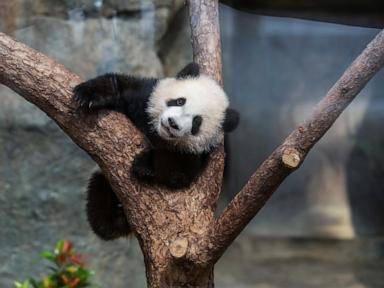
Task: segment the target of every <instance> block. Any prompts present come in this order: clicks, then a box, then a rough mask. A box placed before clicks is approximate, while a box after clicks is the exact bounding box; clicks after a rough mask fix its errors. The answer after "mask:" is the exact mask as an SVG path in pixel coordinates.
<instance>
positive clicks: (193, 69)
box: [176, 62, 200, 79]
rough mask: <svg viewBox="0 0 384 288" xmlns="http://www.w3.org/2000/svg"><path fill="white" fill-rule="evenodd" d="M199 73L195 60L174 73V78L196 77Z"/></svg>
mask: <svg viewBox="0 0 384 288" xmlns="http://www.w3.org/2000/svg"><path fill="white" fill-rule="evenodd" d="M199 75H200V68H199V65H198V64H197V63H195V62H191V63H189V64H188V65H187V66H185V67H184V68H183V70H181V71H180V72H179V73H177V75H176V79H183V78H188V77H198V76H199Z"/></svg>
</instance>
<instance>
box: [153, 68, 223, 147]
mask: <svg viewBox="0 0 384 288" xmlns="http://www.w3.org/2000/svg"><path fill="white" fill-rule="evenodd" d="M177 98H185V99H186V100H187V101H186V103H185V105H184V106H170V107H168V106H167V101H169V100H172V99H177ZM228 105H229V102H228V98H227V95H226V94H225V92H224V91H223V89H222V88H221V87H220V85H218V84H217V83H216V82H215V81H214V80H212V79H210V78H209V77H208V76H205V75H200V76H199V77H194V78H186V79H175V78H165V79H162V80H160V81H159V83H158V84H157V85H156V87H155V88H154V90H153V92H152V95H151V97H150V99H149V105H148V109H147V112H148V114H149V115H150V118H151V119H152V125H153V127H154V129H156V131H157V132H158V133H159V135H160V136H161V137H163V138H165V139H167V140H170V142H171V143H173V144H174V145H175V146H177V147H178V148H180V149H181V150H185V151H189V152H193V153H202V152H208V151H209V150H210V149H212V148H213V147H215V146H217V145H218V144H219V143H220V141H221V140H222V139H223V133H222V129H221V127H222V123H223V121H224V118H225V110H226V109H227V108H228ZM196 115H200V116H201V117H202V118H203V122H202V124H201V126H200V130H199V133H198V134H197V135H195V136H194V135H192V134H191V128H192V121H193V117H194V116H196ZM168 117H173V118H174V119H175V121H176V123H177V125H178V126H179V127H180V129H179V130H175V129H172V128H171V127H169V126H167V129H169V130H170V131H171V133H172V134H173V136H174V137H172V138H171V137H170V136H169V134H168V133H167V132H166V130H165V129H164V128H163V127H161V126H162V125H161V121H163V125H168V123H167V119H168Z"/></svg>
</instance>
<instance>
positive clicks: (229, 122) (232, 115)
mask: <svg viewBox="0 0 384 288" xmlns="http://www.w3.org/2000/svg"><path fill="white" fill-rule="evenodd" d="M239 121H240V114H239V112H237V111H236V110H234V109H231V108H227V110H225V119H224V123H223V129H224V132H232V131H233V130H235V129H236V127H237V125H239Z"/></svg>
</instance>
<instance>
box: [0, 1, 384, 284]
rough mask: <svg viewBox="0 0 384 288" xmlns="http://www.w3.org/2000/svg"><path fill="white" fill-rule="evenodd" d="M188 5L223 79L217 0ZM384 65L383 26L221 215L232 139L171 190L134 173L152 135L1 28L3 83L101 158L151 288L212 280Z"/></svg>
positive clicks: (202, 60)
mask: <svg viewBox="0 0 384 288" xmlns="http://www.w3.org/2000/svg"><path fill="white" fill-rule="evenodd" d="M188 4H189V12H190V22H191V30H192V43H193V51H194V59H195V61H196V62H198V63H199V64H200V65H201V67H202V71H203V72H204V73H206V74H208V75H210V76H211V77H213V78H214V79H216V80H217V81H219V82H220V83H222V75H221V49H220V33H219V21H218V3H217V0H215V1H213V0H212V1H211V0H210V1H207V0H189V1H188ZM383 65H384V30H383V31H382V32H380V33H379V34H378V35H377V36H376V38H375V39H374V40H373V41H372V42H371V43H370V44H369V45H368V46H367V48H366V49H365V50H364V51H363V52H362V54H361V55H360V56H358V57H357V58H356V60H355V61H354V62H353V63H352V64H351V66H350V67H349V68H348V69H347V70H346V71H345V73H344V74H343V75H342V76H341V77H340V79H339V80H338V81H337V82H336V83H335V85H334V86H333V87H332V88H331V89H330V90H329V92H328V93H327V95H326V96H325V97H324V99H323V100H322V101H321V102H320V103H319V104H318V105H317V106H316V107H315V110H314V112H313V114H312V115H311V116H310V117H309V118H308V119H307V120H306V121H305V122H304V123H302V124H301V125H300V126H299V127H298V128H297V129H296V130H294V131H293V132H292V133H291V134H290V135H289V136H288V137H287V138H286V139H285V140H284V142H283V143H282V144H281V145H280V146H279V147H277V148H276V149H275V151H274V152H273V153H272V154H271V155H270V156H269V157H268V158H267V159H266V160H265V161H264V162H263V163H262V164H261V165H260V167H259V168H258V169H257V170H256V171H255V173H254V174H253V175H252V176H251V178H250V179H249V181H248V183H247V184H246V185H245V186H244V187H243V189H242V190H241V191H240V192H239V193H238V194H237V195H236V196H235V198H234V199H233V200H232V201H231V202H230V203H229V205H228V206H227V207H226V208H225V210H224V211H223V213H222V214H221V215H220V216H219V217H218V218H215V216H214V212H215V209H216V204H217V200H218V197H219V193H220V188H221V184H222V174H223V169H224V160H223V158H224V152H223V145H221V147H220V148H218V149H217V150H216V151H215V152H214V153H213V154H212V155H211V157H210V159H209V163H208V165H207V167H206V169H205V171H204V173H203V174H202V175H201V177H199V179H198V180H197V181H196V183H194V184H193V185H192V187H190V188H188V189H183V190H180V191H176V192H172V193H169V191H167V190H166V189H161V188H158V187H151V186H146V185H140V184H139V183H137V182H136V181H135V179H133V178H131V177H130V173H128V171H129V170H130V167H131V165H132V160H133V158H134V156H135V155H137V154H139V153H140V152H141V151H142V150H143V148H144V147H145V143H144V141H143V140H144V139H143V137H142V135H141V134H140V133H139V132H138V130H137V129H136V128H135V127H134V126H133V125H132V124H131V123H130V121H129V120H128V119H126V117H124V116H123V115H121V114H118V113H114V112H111V111H100V112H98V113H95V114H91V115H89V114H85V113H82V112H81V111H79V110H78V109H76V104H75V103H74V101H72V89H73V87H75V86H76V85H77V84H79V83H80V82H81V81H82V80H81V79H80V77H79V76H77V75H75V74H73V73H71V72H70V71H68V70H66V69H65V68H64V67H63V66H62V65H60V64H57V63H55V62H54V61H53V60H51V59H49V58H48V57H46V56H45V55H43V54H41V53H39V52H37V51H35V50H33V49H31V48H29V47H27V46H26V45H24V44H22V43H18V42H16V41H14V40H13V39H11V38H10V37H8V36H6V35H5V34H0V83H2V84H5V85H7V86H8V87H10V88H11V89H13V90H14V91H15V92H17V93H18V94H20V95H21V96H22V97H24V98H25V99H26V100H28V101H30V102H31V103H33V104H35V105H36V106H37V107H39V108H40V109H41V110H43V111H44V112H45V113H47V114H48V116H49V117H51V118H52V119H53V120H55V121H56V123H57V124H58V125H59V126H60V127H61V128H62V129H63V130H64V131H65V132H66V133H67V134H68V135H69V136H70V137H71V138H72V140H73V141H74V142H75V143H76V144H77V145H79V146H80V147H81V148H82V149H84V150H85V151H86V152H87V153H89V154H90V155H91V156H92V158H93V159H94V160H95V161H96V162H97V163H98V164H99V166H100V168H101V169H102V170H103V173H104V174H105V175H106V176H107V178H108V180H109V181H110V183H111V185H112V187H113V189H114V191H115V193H116V194H117V196H118V198H119V199H120V201H121V202H122V204H123V207H124V211H125V214H126V216H127V218H128V219H129V221H130V224H131V226H132V228H133V230H134V232H135V235H136V237H137V238H138V241H139V243H140V246H141V249H142V252H143V254H144V260H145V266H146V274H147V281H148V286H149V287H213V285H214V284H213V283H214V282H213V269H214V265H215V263H216V262H217V260H218V259H219V258H220V257H221V255H222V254H223V253H224V251H225V250H226V249H227V247H228V246H229V245H230V244H231V243H232V242H233V240H234V239H235V238H236V237H237V236H238V235H239V233H240V232H241V231H242V230H243V229H244V227H245V226H246V225H247V224H248V223H249V221H250V220H251V219H252V218H253V217H254V216H255V215H256V214H257V212H258V211H259V210H260V209H261V207H263V205H264V204H265V202H266V201H267V200H268V198H269V197H270V196H271V195H272V193H273V192H274V191H275V190H276V189H277V187H278V186H279V185H280V184H281V183H282V181H283V180H284V179H285V178H286V177H287V176H288V175H289V174H290V173H292V172H293V171H295V170H296V169H297V168H299V167H300V165H301V163H302V162H303V161H304V159H305V156H306V155H307V153H308V152H309V150H310V149H311V148H312V147H313V145H314V144H315V143H316V142H317V141H318V140H319V139H320V138H321V137H322V136H323V135H324V134H325V132H326V131H327V130H328V129H329V127H330V126H331V125H332V124H333V122H334V121H335V120H336V119H337V117H338V116H339V115H340V114H341V112H342V111H343V110H344V109H345V108H346V107H347V105H348V104H349V103H350V102H351V101H352V100H353V99H354V98H355V96H356V95H357V94H358V93H359V92H360V90H361V89H362V88H363V87H364V86H365V84H366V83H367V82H368V81H369V80H370V78H372V77H373V76H374V75H375V73H376V72H377V71H378V70H379V69H380V68H381V67H382V66H383Z"/></svg>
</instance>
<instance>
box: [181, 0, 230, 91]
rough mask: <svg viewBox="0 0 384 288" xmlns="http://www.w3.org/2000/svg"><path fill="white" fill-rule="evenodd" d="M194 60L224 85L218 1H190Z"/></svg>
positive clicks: (205, 71)
mask: <svg viewBox="0 0 384 288" xmlns="http://www.w3.org/2000/svg"><path fill="white" fill-rule="evenodd" d="M187 3H188V7H189V19H190V24H191V33H192V35H191V36H192V48H193V59H194V61H195V62H197V63H198V64H199V65H200V67H201V70H202V72H203V73H205V74H207V75H209V76H211V77H212V78H213V79H215V80H216V81H217V82H219V83H220V84H221V85H223V75H222V74H223V73H222V64H221V42H220V23H219V3H218V0H188V1H187Z"/></svg>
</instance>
